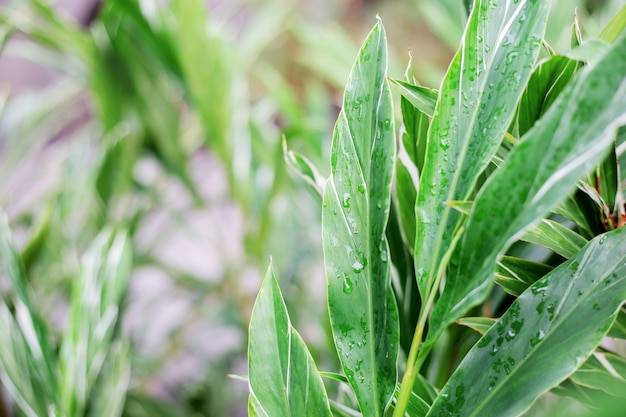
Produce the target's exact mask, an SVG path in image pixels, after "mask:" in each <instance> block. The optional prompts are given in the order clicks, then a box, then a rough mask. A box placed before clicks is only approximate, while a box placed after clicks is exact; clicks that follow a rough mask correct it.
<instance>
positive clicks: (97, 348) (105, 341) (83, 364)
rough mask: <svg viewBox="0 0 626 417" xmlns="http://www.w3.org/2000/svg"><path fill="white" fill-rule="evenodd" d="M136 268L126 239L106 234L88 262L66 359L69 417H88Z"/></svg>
mask: <svg viewBox="0 0 626 417" xmlns="http://www.w3.org/2000/svg"><path fill="white" fill-rule="evenodd" d="M130 268H131V249H130V241H129V239H128V237H127V235H126V234H125V233H112V232H111V231H104V232H102V233H101V234H100V235H99V236H98V237H97V238H96V239H95V241H94V243H93V244H92V246H91V247H90V249H89V251H88V252H87V253H86V254H85V256H84V257H83V262H82V265H81V275H80V276H79V277H77V279H75V280H74V285H73V291H72V292H73V293H72V309H71V312H70V317H69V323H68V326H67V330H66V332H65V334H64V337H63V344H62V346H61V354H60V358H61V362H60V374H61V381H62V384H61V390H60V393H61V407H62V410H63V412H64V414H65V415H67V416H77V415H83V414H84V411H85V410H86V408H87V403H88V400H89V398H90V394H91V390H92V389H93V387H94V384H95V382H96V379H97V378H98V376H99V375H100V371H101V370H102V366H103V364H104V362H105V360H106V358H107V356H108V355H109V350H110V348H111V341H112V339H113V332H114V330H115V328H116V323H117V320H118V318H119V305H120V303H121V301H122V297H123V295H124V293H125V290H126V287H127V283H128V279H129V277H130ZM119 366H121V364H119Z"/></svg>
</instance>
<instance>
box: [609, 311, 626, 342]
mask: <svg viewBox="0 0 626 417" xmlns="http://www.w3.org/2000/svg"><path fill="white" fill-rule="evenodd" d="M609 337H617V338H620V339H626V310H625V309H624V308H622V309H621V310H620V311H619V314H618V315H617V318H616V319H615V323H613V327H611V330H610V331H609Z"/></svg>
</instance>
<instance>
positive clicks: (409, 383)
mask: <svg viewBox="0 0 626 417" xmlns="http://www.w3.org/2000/svg"><path fill="white" fill-rule="evenodd" d="M463 230H464V227H463V226H461V227H460V228H459V229H458V231H457V233H456V234H455V236H454V238H453V239H452V242H451V244H450V247H449V248H448V251H447V252H446V254H445V255H444V256H443V258H442V259H441V263H440V264H439V268H437V276H436V277H435V281H434V282H433V285H432V287H430V291H429V292H428V293H427V294H428V295H427V297H426V302H425V303H424V304H422V307H421V308H420V314H419V319H418V321H417V326H416V327H415V333H414V334H413V341H412V342H411V349H410V350H409V357H408V358H407V366H406V368H407V369H406V372H405V374H404V376H403V377H402V383H401V384H400V393H399V394H398V401H396V407H395V408H394V411H393V417H405V413H406V408H407V406H408V404H409V399H410V398H411V392H413V385H415V378H417V375H418V374H419V371H420V369H421V367H422V364H423V363H424V360H425V359H426V355H428V352H429V351H430V347H432V345H433V344H432V343H431V344H430V345H429V347H427V348H426V350H422V351H421V352H420V349H421V348H423V346H422V337H423V335H424V327H426V320H427V319H428V314H429V312H430V310H431V309H432V307H433V304H434V303H435V294H437V288H439V285H440V284H441V280H442V278H443V274H444V272H445V270H446V267H447V265H448V262H449V261H450V257H451V256H452V252H453V251H454V248H455V247H456V244H457V242H458V241H459V239H460V237H461V236H462V234H463ZM420 353H421V355H420Z"/></svg>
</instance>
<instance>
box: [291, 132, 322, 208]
mask: <svg viewBox="0 0 626 417" xmlns="http://www.w3.org/2000/svg"><path fill="white" fill-rule="evenodd" d="M283 156H284V158H285V163H286V164H287V165H288V166H290V167H291V168H292V169H293V170H294V171H295V172H296V173H297V174H298V175H299V176H300V177H301V178H302V179H303V180H304V181H305V182H306V183H307V185H308V186H309V187H310V188H311V189H312V190H313V191H314V192H315V193H316V194H317V195H318V196H319V197H320V198H322V196H323V194H324V186H325V185H326V179H325V178H324V177H323V176H322V175H321V174H320V173H319V171H318V170H317V168H316V167H315V165H313V163H312V162H311V161H309V160H308V159H307V158H305V157H304V156H302V155H300V154H299V153H297V152H294V151H290V150H289V149H287V140H286V139H285V137H283Z"/></svg>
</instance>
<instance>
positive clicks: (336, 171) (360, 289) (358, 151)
mask: <svg viewBox="0 0 626 417" xmlns="http://www.w3.org/2000/svg"><path fill="white" fill-rule="evenodd" d="M386 70H387V48H386V37H385V31H384V28H383V26H382V23H381V22H380V21H378V23H377V24H376V25H375V26H374V28H373V29H372V31H371V32H370V35H369V37H368V38H367V40H366V41H365V43H364V45H363V46H362V48H361V51H360V53H359V56H358V58H357V61H356V63H355V64H354V67H353V69H352V72H351V75H350V79H349V81H348V85H347V87H346V90H345V95H344V103H343V109H342V111H341V113H340V114H339V119H338V121H337V124H336V126H335V131H334V136H333V145H332V154H331V177H330V179H329V181H328V183H327V185H326V189H325V191H324V203H323V210H322V232H323V241H324V242H323V243H324V258H325V266H326V278H327V282H328V306H329V312H330V320H331V325H332V330H333V337H334V340H335V345H336V347H337V352H338V354H339V358H340V360H341V364H342V366H343V370H344V372H345V374H346V376H347V378H348V381H349V382H350V385H351V386H352V388H353V389H354V391H355V393H356V396H357V399H358V402H359V405H360V407H361V412H362V413H363V415H367V416H382V415H383V413H384V410H385V409H386V407H387V406H388V404H389V402H390V401H391V396H392V395H393V391H394V388H395V385H396V358H397V355H398V343H399V341H398V340H399V334H398V310H397V306H396V302H395V298H394V295H393V292H392V290H391V275H390V274H391V271H390V265H389V255H388V252H389V249H388V244H387V240H386V238H385V227H386V224H387V219H388V217H389V210H390V193H391V180H392V174H393V163H394V159H395V138H394V124H393V109H392V102H391V94H390V91H389V87H388V85H387V82H386V78H387V77H386Z"/></svg>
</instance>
